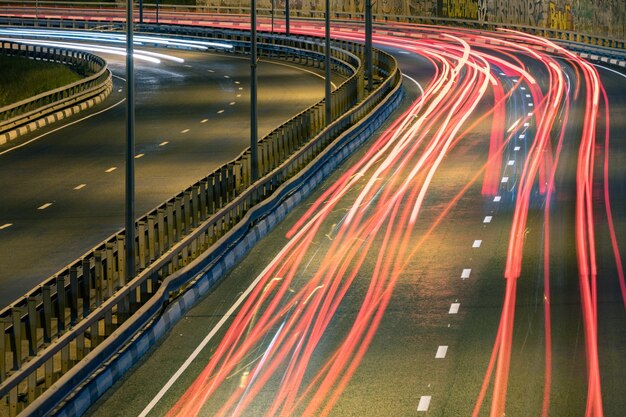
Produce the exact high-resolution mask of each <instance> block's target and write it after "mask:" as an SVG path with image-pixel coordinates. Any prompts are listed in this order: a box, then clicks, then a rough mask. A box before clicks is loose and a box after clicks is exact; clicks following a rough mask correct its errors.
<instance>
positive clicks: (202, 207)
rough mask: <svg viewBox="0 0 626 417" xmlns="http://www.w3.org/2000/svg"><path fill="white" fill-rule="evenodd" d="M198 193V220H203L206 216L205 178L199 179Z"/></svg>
mask: <svg viewBox="0 0 626 417" xmlns="http://www.w3.org/2000/svg"><path fill="white" fill-rule="evenodd" d="M199 188H200V189H199V191H198V194H199V195H200V221H201V222H203V221H204V220H205V219H206V218H207V201H206V200H207V195H206V192H207V182H206V180H202V181H200V187H199Z"/></svg>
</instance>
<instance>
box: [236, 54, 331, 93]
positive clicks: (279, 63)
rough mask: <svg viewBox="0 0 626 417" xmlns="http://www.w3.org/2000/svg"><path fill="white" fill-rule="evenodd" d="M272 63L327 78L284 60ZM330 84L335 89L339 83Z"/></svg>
mask: <svg viewBox="0 0 626 417" xmlns="http://www.w3.org/2000/svg"><path fill="white" fill-rule="evenodd" d="M261 61H265V60H261ZM265 62H270V61H265ZM270 63H271V64H274V65H282V66H283V67H289V68H294V69H297V70H300V71H304V72H308V73H309V74H313V75H315V76H316V77H319V78H321V79H322V80H325V79H326V77H325V76H323V75H321V74H318V73H316V72H314V71H310V70H308V69H305V68H300V67H297V66H295V65H289V64H285V63H283V62H270ZM330 85H331V86H332V87H333V88H335V89H336V88H337V84H335V83H334V82H332V81H331V82H330ZM239 89H240V90H242V89H243V88H241V87H240V88H239Z"/></svg>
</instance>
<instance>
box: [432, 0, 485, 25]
mask: <svg viewBox="0 0 626 417" xmlns="http://www.w3.org/2000/svg"><path fill="white" fill-rule="evenodd" d="M438 10H439V16H440V17H448V18H450V19H471V20H477V19H478V0H439V4H438Z"/></svg>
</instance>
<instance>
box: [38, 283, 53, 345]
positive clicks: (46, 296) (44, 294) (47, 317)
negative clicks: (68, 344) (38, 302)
mask: <svg viewBox="0 0 626 417" xmlns="http://www.w3.org/2000/svg"><path fill="white" fill-rule="evenodd" d="M41 298H42V300H43V323H42V324H43V325H42V326H41V327H43V342H44V343H50V342H51V341H52V288H51V287H50V286H49V285H44V286H43V287H41Z"/></svg>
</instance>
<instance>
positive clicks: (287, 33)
mask: <svg viewBox="0 0 626 417" xmlns="http://www.w3.org/2000/svg"><path fill="white" fill-rule="evenodd" d="M285 35H287V36H289V0H285Z"/></svg>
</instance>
